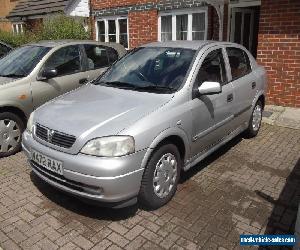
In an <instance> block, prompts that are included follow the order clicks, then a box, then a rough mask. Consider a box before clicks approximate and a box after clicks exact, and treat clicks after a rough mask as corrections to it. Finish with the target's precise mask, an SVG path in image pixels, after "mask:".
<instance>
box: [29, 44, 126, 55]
mask: <svg viewBox="0 0 300 250" xmlns="http://www.w3.org/2000/svg"><path fill="white" fill-rule="evenodd" d="M79 44H95V45H103V46H107V47H111V48H114V49H115V50H116V51H118V53H119V57H122V56H124V55H125V54H126V53H127V52H126V49H125V48H124V46H123V45H121V44H119V43H106V42H97V41H92V40H49V41H39V42H36V43H29V44H25V45H24V46H42V47H48V48H51V49H52V48H60V47H64V46H67V45H79Z"/></svg>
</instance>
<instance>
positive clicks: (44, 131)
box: [35, 124, 76, 148]
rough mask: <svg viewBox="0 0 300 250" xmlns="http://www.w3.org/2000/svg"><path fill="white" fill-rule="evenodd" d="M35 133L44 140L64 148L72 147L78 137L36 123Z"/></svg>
mask: <svg viewBox="0 0 300 250" xmlns="http://www.w3.org/2000/svg"><path fill="white" fill-rule="evenodd" d="M35 135H36V136H37V137H38V138H40V139H42V140H43V141H46V142H49V143H51V144H53V145H56V146H59V147H62V148H71V147H72V146H73V144H74V143H75V141H76V137H75V136H72V135H67V134H64V133H61V132H58V131H55V130H52V129H49V128H46V127H44V126H41V125H40V124H37V125H36V128H35Z"/></svg>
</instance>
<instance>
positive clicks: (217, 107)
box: [191, 47, 233, 157]
mask: <svg viewBox="0 0 300 250" xmlns="http://www.w3.org/2000/svg"><path fill="white" fill-rule="evenodd" d="M224 53H225V51H224V49H222V48H221V47H217V48H213V49H210V50H208V51H207V52H206V53H205V54H204V55H203V57H202V59H201V60H203V61H202V63H201V66H200V68H199V70H198V72H197V78H196V81H195V84H194V87H193V88H194V93H197V89H198V87H199V86H201V84H202V83H203V82H219V83H220V84H221V86H222V92H221V93H216V94H211V95H199V94H198V95H197V94H196V95H195V94H194V96H193V100H192V107H191V110H192V116H193V133H192V141H193V142H192V148H191V151H192V155H193V156H194V157H197V156H198V155H199V154H201V153H204V152H205V151H207V150H209V149H210V148H211V147H213V146H214V145H215V144H217V143H218V142H219V141H220V140H222V138H224V137H225V136H226V135H227V134H228V133H229V131H230V129H231V128H230V120H231V119H232V118H233V112H232V101H233V87H232V85H231V83H228V80H227V79H228V78H227V67H226V64H225V61H224Z"/></svg>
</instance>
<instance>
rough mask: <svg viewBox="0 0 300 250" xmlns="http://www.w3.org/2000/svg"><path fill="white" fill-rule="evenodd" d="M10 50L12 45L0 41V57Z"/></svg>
mask: <svg viewBox="0 0 300 250" xmlns="http://www.w3.org/2000/svg"><path fill="white" fill-rule="evenodd" d="M11 50H12V47H11V46H10V45H8V44H6V43H4V42H1V41H0V58H1V57H3V56H5V55H6V54H8V53H9V52H10V51H11Z"/></svg>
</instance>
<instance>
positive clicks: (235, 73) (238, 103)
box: [226, 46, 258, 126]
mask: <svg viewBox="0 0 300 250" xmlns="http://www.w3.org/2000/svg"><path fill="white" fill-rule="evenodd" d="M226 53H227V56H228V59H227V60H228V62H229V65H230V73H231V84H232V86H233V88H234V97H233V104H234V105H233V108H234V116H235V120H236V125H237V126H238V125H240V124H241V123H243V122H246V121H248V120H249V118H250V114H251V106H252V102H253V100H254V98H255V95H256V92H257V89H258V88H257V87H258V86H257V79H256V75H255V73H254V72H253V71H252V68H251V63H250V60H249V56H248V54H247V52H246V51H245V50H243V49H241V48H238V47H230V46H228V47H226Z"/></svg>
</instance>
